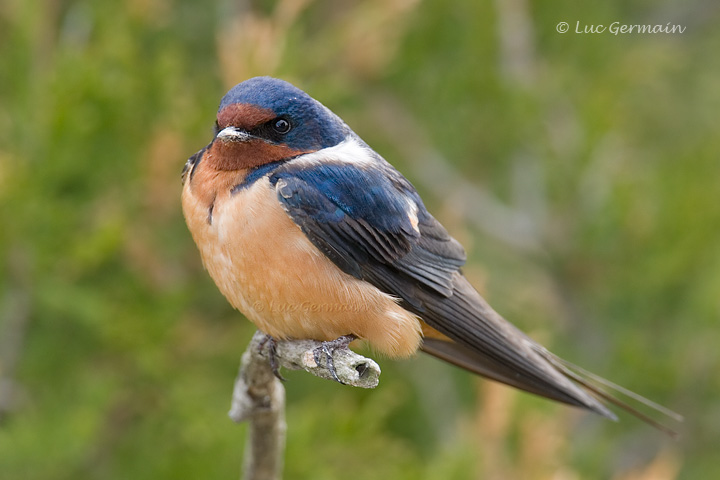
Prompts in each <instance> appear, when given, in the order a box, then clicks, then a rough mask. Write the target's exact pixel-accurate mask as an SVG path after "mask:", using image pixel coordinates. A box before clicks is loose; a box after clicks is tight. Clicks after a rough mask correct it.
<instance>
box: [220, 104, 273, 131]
mask: <svg viewBox="0 0 720 480" xmlns="http://www.w3.org/2000/svg"><path fill="white" fill-rule="evenodd" d="M276 116H277V115H276V114H275V112H274V111H272V110H270V109H267V108H260V107H258V106H256V105H251V104H249V103H232V104H230V105H228V106H226V107H224V108H223V109H221V110H220V111H219V112H218V116H217V121H218V126H220V128H225V127H227V126H230V125H232V126H234V127H238V128H243V129H248V130H249V129H252V128H254V127H256V126H258V125H261V124H263V123H265V122H269V121H270V120H272V119H273V118H275V117H276Z"/></svg>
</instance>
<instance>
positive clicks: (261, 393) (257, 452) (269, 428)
mask: <svg viewBox="0 0 720 480" xmlns="http://www.w3.org/2000/svg"><path fill="white" fill-rule="evenodd" d="M264 341H265V335H264V334H263V333H262V332H260V331H258V332H256V333H255V335H254V336H253V338H252V340H251V341H250V344H249V345H248V347H247V349H246V350H245V353H244V354H243V356H242V360H241V362H240V370H239V372H238V376H237V378H236V380H235V388H234V389H233V397H232V406H231V408H230V412H229V416H230V418H231V419H232V420H233V421H234V422H237V423H239V422H244V421H249V422H250V428H249V431H248V442H247V445H246V447H245V460H244V466H243V477H242V478H243V479H245V480H279V479H280V478H282V464H283V460H282V459H283V452H284V450H285V431H286V428H287V426H286V424H285V388H284V387H283V385H282V382H281V381H280V380H278V379H277V377H275V375H274V374H273V371H272V368H271V367H270V362H269V345H268V344H267V342H264ZM321 346H322V344H321V342H316V341H313V340H287V341H278V342H276V347H275V358H276V360H277V362H278V365H279V366H280V367H284V368H287V369H289V370H305V371H307V372H309V373H312V374H313V375H315V376H317V377H320V378H325V379H328V380H331V379H332V378H333V377H332V374H331V373H330V370H329V369H328V367H327V357H326V356H325V354H324V353H322V354H320V358H319V360H320V363H319V364H318V363H317V362H316V361H315V354H314V352H315V350H316V349H318V348H320V347H321ZM332 359H333V364H334V366H335V371H336V373H337V376H338V378H339V379H340V380H341V381H342V382H343V383H344V384H346V385H351V386H354V387H361V388H375V387H376V386H377V384H378V382H379V378H380V367H379V366H378V364H377V363H375V361H373V360H372V359H369V358H366V357H363V356H362V355H358V354H357V353H355V352H353V351H352V350H350V349H347V348H340V349H337V350H335V351H334V352H333V354H332Z"/></svg>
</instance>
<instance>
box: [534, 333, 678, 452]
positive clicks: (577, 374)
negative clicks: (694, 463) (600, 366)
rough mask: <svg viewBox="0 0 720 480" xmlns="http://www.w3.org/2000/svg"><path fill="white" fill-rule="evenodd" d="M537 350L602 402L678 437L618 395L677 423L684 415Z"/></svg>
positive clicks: (673, 436) (547, 352)
mask: <svg viewBox="0 0 720 480" xmlns="http://www.w3.org/2000/svg"><path fill="white" fill-rule="evenodd" d="M535 350H536V351H537V352H538V353H539V354H540V355H541V356H543V357H544V358H545V359H546V360H547V361H548V362H550V363H551V364H552V365H553V366H554V367H555V368H557V369H558V371H559V372H560V373H562V374H563V375H565V376H566V377H568V378H569V379H571V380H573V381H575V382H577V383H578V384H580V385H582V386H583V387H585V388H586V389H587V390H589V391H590V392H591V393H592V394H593V395H595V396H596V397H599V398H601V399H602V400H604V401H606V402H608V403H611V404H613V405H615V406H616V407H618V408H621V409H623V410H625V411H626V412H628V413H630V414H631V415H633V416H634V417H636V418H639V419H640V420H642V421H643V422H645V423H647V424H648V425H651V426H653V427H655V428H657V429H658V430H660V431H661V432H663V433H666V434H667V435H669V436H670V437H672V438H677V437H678V432H676V431H675V430H673V429H672V428H669V427H668V426H666V425H664V424H662V423H660V422H659V421H657V420H655V419H654V418H652V417H650V416H649V415H647V414H645V413H643V412H641V411H640V410H638V409H637V408H635V407H633V406H632V405H630V404H629V403H627V402H626V401H623V400H621V399H620V398H618V394H620V395H623V396H625V397H627V398H629V399H632V400H634V401H635V402H637V403H639V404H641V405H644V406H646V407H648V408H649V409H651V410H653V411H655V412H657V413H660V414H662V415H665V416H666V417H668V418H671V419H673V420H674V421H676V422H682V421H683V420H684V418H683V416H682V415H680V414H678V413H676V412H673V411H672V410H670V409H668V408H665V407H663V406H662V405H660V404H659V403H656V402H653V401H652V400H650V399H647V398H645V397H643V396H642V395H639V394H637V393H635V392H633V391H631V390H628V389H627V388H625V387H622V386H620V385H618V384H616V383H613V382H611V381H610V380H607V379H606V378H603V377H601V376H599V375H595V374H594V373H592V372H589V371H587V370H585V369H584V368H582V367H578V366H577V365H574V364H572V363H570V362H568V361H567V360H563V359H562V358H560V357H558V356H557V355H555V354H553V353H551V352H549V351H548V350H547V349H545V348H543V347H541V346H540V345H537V346H536V349H535ZM608 390H612V391H614V392H615V395H613V394H612V393H609V392H608Z"/></svg>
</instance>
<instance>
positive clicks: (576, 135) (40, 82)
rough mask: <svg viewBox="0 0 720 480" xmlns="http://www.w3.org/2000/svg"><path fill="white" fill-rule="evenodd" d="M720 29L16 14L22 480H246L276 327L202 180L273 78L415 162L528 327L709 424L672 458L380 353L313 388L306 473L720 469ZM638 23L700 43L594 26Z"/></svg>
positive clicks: (694, 5)
mask: <svg viewBox="0 0 720 480" xmlns="http://www.w3.org/2000/svg"><path fill="white" fill-rule="evenodd" d="M719 20H720V8H719V6H718V4H717V3H716V2H712V1H706V0H690V1H686V0H661V1H659V2H657V1H654V2H651V1H646V0H635V1H630V2H627V1H621V0H610V1H606V2H599V3H598V2H596V3H595V4H593V3H588V2H583V5H580V4H578V2H574V1H570V0H561V1H560V2H552V3H550V2H547V1H534V2H531V1H528V0H511V1H500V0H498V1H495V2H477V1H473V0H465V1H461V0H455V1H444V0H369V1H349V0H341V1H337V0H336V1H331V0H279V1H270V0H267V1H245V2H243V1H229V0H224V1H218V2H194V1H191V0H127V1H118V0H109V1H104V2H90V1H87V0H77V1H73V0H46V1H40V0H35V1H25V0H3V2H2V3H0V221H1V222H2V223H1V224H2V227H1V228H0V302H1V303H0V478H2V479H11V480H14V479H51V480H54V479H78V478H91V479H127V478H134V479H164V478H167V479H170V478H172V479H176V478H218V479H219V478H236V477H237V476H238V474H239V471H240V466H241V457H242V451H243V445H244V441H245V432H246V427H245V426H237V425H235V424H233V423H232V422H231V421H230V420H229V419H228V418H227V416H226V412H227V410H228V408H229V405H230V395H231V390H232V382H233V379H234V376H235V373H236V369H237V365H238V362H239V359H240V355H241V353H242V351H243V350H244V349H245V346H246V344H247V342H248V341H249V338H250V336H251V335H252V333H253V331H254V328H253V327H252V325H251V324H250V323H249V322H247V321H246V320H245V319H243V318H242V316H241V315H240V314H239V313H237V312H235V311H233V310H232V309H231V307H230V306H229V305H228V304H227V302H226V301H225V300H224V298H223V297H222V296H221V295H220V294H219V293H218V291H217V290H216V288H215V286H214V285H213V283H212V281H211V280H210V278H209V277H208V275H207V274H206V273H205V272H204V271H203V268H202V265H201V263H200V259H199V255H198V253H197V251H196V248H195V246H194V244H193V243H192V240H191V238H190V235H189V233H188V232H187V230H186V227H185V224H184V221H183V218H182V214H181V211H180V202H179V195H180V188H181V183H180V171H181V169H182V167H183V164H184V163H185V160H186V159H187V158H188V157H189V156H190V155H192V154H193V153H194V152H196V151H197V150H199V149H200V148H201V147H203V146H204V145H205V144H207V143H208V142H209V140H210V139H211V135H212V124H213V121H214V116H215V113H216V108H217V105H218V103H219V101H220V98H221V97H222V95H223V94H224V93H225V92H226V91H227V89H229V88H230V87H232V86H233V85H234V84H236V83H239V82H241V81H243V80H245V79H247V78H249V77H252V76H255V75H273V76H278V77H281V78H284V79H286V80H289V81H291V82H293V83H294V84H296V85H297V86H299V87H300V88H302V89H304V90H306V91H307V92H308V93H309V94H311V95H312V96H314V97H315V98H317V99H318V100H320V101H321V102H323V103H324V104H325V105H327V106H328V107H330V108H331V109H332V110H334V111H335V112H336V113H338V114H339V115H340V116H341V117H342V118H343V119H344V120H345V121H346V122H347V123H348V124H349V125H350V126H351V127H352V128H353V129H354V130H355V131H356V132H357V133H358V134H359V135H360V136H362V137H363V138H364V139H365V140H366V141H367V142H368V143H369V144H370V145H372V146H373V147H374V148H375V149H376V150H377V151H378V152H379V153H381V154H382V155H383V156H385V158H386V159H387V160H388V161H390V162H391V163H393V164H394V165H395V166H396V167H397V168H398V169H400V170H401V171H402V172H404V173H405V175H406V176H407V177H408V178H409V179H410V180H411V181H412V182H413V183H414V184H415V185H416V187H417V188H418V190H419V191H420V193H421V194H422V195H423V197H424V199H425V201H426V203H427V204H428V206H429V208H430V210H431V211H432V212H433V213H434V214H435V216H436V217H438V218H439V219H440V220H441V221H442V222H443V223H444V224H445V225H446V227H447V228H448V229H449V230H450V232H451V233H452V234H453V235H454V236H456V237H457V238H458V239H459V240H460V241H461V242H462V243H463V244H464V245H465V247H466V249H467V251H468V256H469V261H468V265H467V267H466V269H465V272H466V273H467V275H468V276H469V277H470V278H471V280H472V281H473V283H474V284H475V285H476V286H477V288H478V289H479V290H480V291H481V292H482V293H483V294H484V295H485V296H486V297H487V298H488V300H489V301H490V303H491V304H493V305H494V306H495V308H496V309H497V310H498V311H499V312H500V313H501V314H503V315H504V316H505V317H506V318H508V319H509V320H511V321H512V322H514V323H515V324H517V325H518V326H520V327H521V328H523V329H524V330H525V331H527V332H528V333H529V334H530V335H531V336H532V337H534V338H535V339H537V340H538V341H540V342H542V343H544V344H545V345H546V346H548V347H549V348H550V349H551V350H553V351H554V352H556V353H558V354H559V355H561V356H563V357H564V358H567V359H568V360H571V361H572V362H574V363H576V364H579V365H582V366H583V367H585V368H587V369H589V370H591V371H593V372H595V373H598V374H600V375H602V376H605V377H608V378H610V379H612V380H613V381H615V382H617V383H619V384H621V385H623V386H625V387H628V388H630V389H632V390H634V391H637V392H639V393H641V394H643V395H645V396H647V397H649V398H651V399H653V400H656V401H658V402H659V403H661V404H663V405H666V406H668V407H670V408H672V409H673V410H676V411H678V412H680V413H682V414H683V415H685V417H686V421H685V423H684V424H682V425H680V426H678V425H673V426H674V427H676V428H679V429H680V431H681V433H682V436H681V438H680V440H679V441H673V440H670V439H669V438H667V437H666V436H664V435H663V434H661V433H659V432H657V431H655V430H653V429H652V428H650V427H648V426H647V425H645V424H643V423H641V422H640V421H638V420H636V419H634V418H632V417H630V416H628V415H626V414H622V413H621V414H620V417H621V420H620V422H618V423H613V422H609V421H606V420H603V419H602V418H598V417H596V416H593V415H591V414H586V413H583V412H580V411H577V410H575V409H572V408H568V407H563V406H559V405H555V404H552V403H551V402H548V401H545V400H542V399H538V398H535V397H532V396H530V395H527V394H523V393H517V392H515V391H512V390H510V389H508V388H505V387H502V386H498V385H495V384H491V383H489V382H486V381H483V380H480V379H477V378H475V377H473V376H471V375H468V374H465V373H463V372H460V371H457V370H456V369H453V368H452V367H449V366H446V365H444V364H441V363H439V362H437V361H435V360H433V359H431V358H427V357H424V356H418V357H417V358H414V359H411V360H408V361H402V362H396V361H389V360H387V359H383V358H378V359H377V360H378V361H379V362H380V364H381V366H382V368H383V375H382V377H381V384H380V386H379V387H378V388H377V389H376V390H374V391H361V390H358V389H351V388H348V387H342V386H339V385H337V384H333V383H330V382H325V381H322V380H319V379H316V378H314V377H311V376H309V375H307V374H303V373H297V372H288V373H287V378H288V381H287V383H286V388H287V395H288V411H287V419H288V427H289V430H288V446H287V452H286V468H285V471H286V478H289V479H291V478H294V479H302V478H313V479H337V478H343V479H345V480H350V479H368V478H378V479H515V478H518V479H558V480H573V479H586V478H588V479H608V478H612V479H623V480H633V479H645V480H650V479H653V480H654V479H660V480H663V479H674V478H687V479H695V478H703V479H704V478H720V462H718V457H717V453H718V446H719V445H720V373H719V367H720V353H719V352H720V347H719V346H718V345H720V328H718V327H719V322H718V320H719V319H720V201H718V197H719V196H720V127H719V126H718V111H719V110H720V82H719V81H718V79H719V78H720V56H719V55H718V54H717V46H718V45H720V29H718V28H717V25H718V21H719ZM562 21H565V22H568V23H569V26H570V31H569V32H567V33H565V34H561V33H558V32H557V31H556V26H557V25H558V23H559V22H562ZM576 22H577V23H576ZM612 22H620V23H621V24H653V25H654V24H660V25H663V26H665V25H666V24H668V23H670V24H679V25H682V26H684V27H685V32H684V33H682V34H644V35H643V34H625V35H613V34H612V33H609V32H606V33H603V34H580V33H575V28H576V26H577V25H580V28H581V29H583V28H584V26H586V25H598V24H604V25H606V26H608V25H609V24H611V23H612Z"/></svg>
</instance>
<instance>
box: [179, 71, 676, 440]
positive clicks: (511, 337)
mask: <svg viewBox="0 0 720 480" xmlns="http://www.w3.org/2000/svg"><path fill="white" fill-rule="evenodd" d="M182 206H183V212H184V215H185V219H186V221H187V225H188V227H189V229H190V232H191V233H192V236H193V239H194V240H195V243H196V244H197V246H198V249H199V250H200V255H201V257H202V261H203V264H204V266H205V268H206V269H207V270H208V272H209V273H210V276H211V277H212V278H213V279H214V281H215V283H216V284H217V286H218V288H219V289H220V291H221V292H222V293H223V295H225V297H226V298H227V299H228V301H229V302H230V303H231V304H232V305H233V306H234V307H235V308H237V309H238V310H239V311H240V312H242V313H243V314H244V315H245V316H246V317H247V318H248V319H249V320H251V321H252V322H253V323H254V324H255V325H256V326H257V327H258V328H259V329H260V330H261V331H262V332H264V333H265V334H266V335H268V336H269V337H271V338H274V339H313V340H317V341H322V342H326V343H325V345H326V346H331V347H333V348H334V347H336V346H338V345H347V343H348V342H349V341H351V340H353V339H355V338H357V339H361V340H364V341H366V342H367V343H368V344H369V345H370V346H371V347H373V348H374V349H375V350H376V351H377V352H380V353H381V354H385V355H387V356H389V357H393V358H399V357H408V356H410V355H412V354H414V353H415V352H416V351H417V350H418V349H420V350H422V351H424V352H427V353H429V354H430V355H433V356H435V357H438V358H440V359H442V360H445V361H447V362H449V363H451V364H454V365H456V366H459V367H462V368H464V369H466V370H469V371H470V372H473V373H476V374H479V375H481V376H484V377H487V378H489V379H492V380H496V381H499V382H502V383H505V384H507V385H510V386H513V387H516V388H518V389H521V390H524V391H527V392H530V393H533V394H537V395H540V396H543V397H547V398H549V399H552V400H556V401H558V402H562V403H565V404H569V405H573V406H576V407H581V408H584V409H587V410H590V411H593V412H596V413H598V414H600V415H602V416H604V417H607V418H610V419H615V418H616V416H615V414H614V413H613V412H612V411H610V410H609V409H608V408H607V406H606V403H607V402H611V403H614V404H616V405H619V406H621V407H623V408H625V409H627V410H628V411H630V412H632V413H633V414H635V415H637V416H639V417H640V418H642V419H644V420H646V421H648V422H649V423H652V424H654V425H656V426H658V425H657V424H656V423H655V422H654V421H653V420H652V419H649V418H648V417H646V416H645V415H644V414H642V413H640V412H638V411H636V410H634V409H633V408H632V407H630V406H629V405H627V404H626V403H624V402H623V401H621V400H620V399H618V398H616V397H615V396H613V395H611V394H609V393H606V391H605V390H604V389H602V388H599V387H598V386H597V384H596V383H595V382H600V383H604V385H605V386H607V385H612V384H610V383H609V382H606V381H603V380H602V379H600V378H599V377H595V376H593V375H592V374H589V373H588V372H585V371H583V370H580V369H578V368H575V367H574V366H572V365H571V364H569V363H567V362H565V361H564V360H562V359H560V358H559V357H557V356H555V355H553V354H552V353H550V352H549V351H548V350H547V349H545V348H544V347H542V346H541V345H539V344H538V343H536V342H535V341H533V340H531V339H530V338H529V337H528V336H527V335H525V334H524V333H523V332H521V331H520V330H519V329H517V328H516V327H515V326H513V325H512V324H510V323H509V322H507V321H506V320H505V319H503V318H502V317H501V316H500V315H499V314H498V313H496V312H495V311H494V310H493V309H492V308H491V307H490V305H488V303H487V302H486V301H485V300H484V299H483V298H482V297H481V296H480V294H479V293H478V292H477V291H476V290H475V289H474V288H473V286H472V285H471V284H470V283H469V282H468V280H467V279H466V278H465V277H464V276H463V274H462V272H461V270H460V269H461V267H462V266H463V264H464V263H465V259H466V256H465V251H464V249H463V247H462V246H461V245H460V244H459V243H458V242H457V241H456V240H455V239H454V238H453V237H451V236H450V234H448V232H447V230H445V228H444V227H443V226H442V225H441V224H440V223H439V222H438V221H437V220H436V219H435V217H433V216H432V215H431V214H430V213H429V212H428V210H427V209H426V208H425V205H424V204H423V201H422V199H421V198H420V196H419V195H418V192H417V191H416V190H415V188H414V187H413V186H412V185H411V184H410V182H409V181H408V180H407V179H406V178H405V177H404V176H403V175H402V174H400V173H399V172H398V171H397V170H396V169H395V168H393V167H392V166H391V165H390V164H389V163H388V162H387V161H385V160H384V159H383V158H382V157H381V156H380V155H379V154H377V153H376V152H375V151H374V150H373V149H371V148H370V147H369V146H368V145H367V144H366V143H365V142H364V141H363V140H362V139H361V138H360V137H359V136H358V135H357V134H356V133H355V132H353V131H352V130H351V129H350V127H348V126H347V125H346V124H345V122H343V121H342V120H341V119H340V118H339V117H338V116H337V115H335V114H334V113H333V112H331V111H330V110H329V109H328V108H326V107H325V106H323V105H322V104H321V103H319V102H318V101H316V100H314V99H313V98H311V97H310V96H309V95H307V94H306V93H305V92H303V91H302V90H300V89H298V88H296V87H294V86H293V85H291V84H289V83H287V82H285V81H282V80H278V79H274V78H269V77H257V78H252V79H249V80H247V81H245V82H242V83H240V84H238V85H236V86H235V87H233V88H232V89H231V90H230V91H229V92H228V93H227V94H226V95H225V96H224V97H223V99H222V101H221V103H220V107H219V109H218V113H217V121H216V124H215V135H214V138H213V139H212V141H211V142H210V143H209V144H208V145H207V146H206V147H204V148H203V149H202V150H200V151H199V152H197V153H196V154H195V155H193V156H192V157H191V158H190V159H189V160H188V162H187V164H186V165H185V169H184V171H183V192H182ZM337 339H340V340H337ZM328 357H329V356H328ZM621 391H623V393H626V394H627V393H629V392H627V391H625V390H621ZM647 402H649V401H647ZM647 402H645V403H647ZM650 405H652V406H655V405H654V404H652V403H650ZM658 409H660V410H661V411H664V410H662V408H661V407H658ZM660 428H662V427H660Z"/></svg>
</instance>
